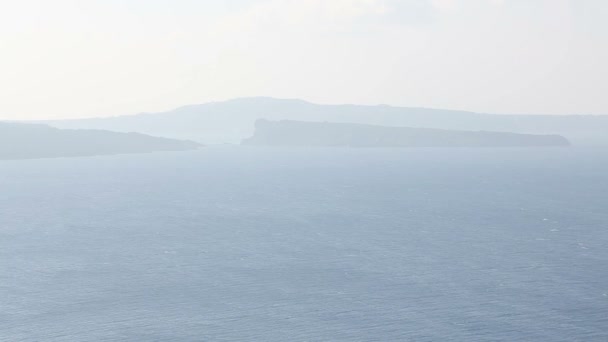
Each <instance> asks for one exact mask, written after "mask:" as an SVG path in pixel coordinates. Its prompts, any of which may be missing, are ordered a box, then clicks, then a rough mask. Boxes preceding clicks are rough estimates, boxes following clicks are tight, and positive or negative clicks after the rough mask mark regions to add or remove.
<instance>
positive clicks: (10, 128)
mask: <svg viewBox="0 0 608 342" xmlns="http://www.w3.org/2000/svg"><path fill="white" fill-rule="evenodd" d="M200 146H201V145H200V144H198V143H195V142H192V141H185V140H175V139H168V138H159V137H153V136H149V135H145V134H140V133H117V132H110V131H103V130H92V129H86V130H85V129H58V128H53V127H50V126H47V125H42V124H24V123H13V122H0V160H1V159H4V160H6V159H31V158H53V157H81V156H98V155H112V154H125V153H145V152H156V151H185V150H193V149H197V148H199V147H200Z"/></svg>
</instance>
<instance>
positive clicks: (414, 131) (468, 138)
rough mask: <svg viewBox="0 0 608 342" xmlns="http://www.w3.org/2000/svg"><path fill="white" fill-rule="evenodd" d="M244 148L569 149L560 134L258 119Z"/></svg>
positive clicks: (244, 143) (565, 140) (244, 141)
mask: <svg viewBox="0 0 608 342" xmlns="http://www.w3.org/2000/svg"><path fill="white" fill-rule="evenodd" d="M242 144H243V145H258V146H350V147H516V146H529V147H532V146H569V145H570V142H569V141H568V140H567V139H566V138H564V137H563V136H560V135H554V134H552V135H536V134H521V133H509V132H489V131H460V130H445V129H434V128H412V127H389V126H376V125H366V124H353V123H329V122H305V121H291V120H282V121H269V120H264V119H262V120H257V121H256V123H255V132H254V134H253V136H252V137H250V138H248V139H245V140H243V141H242Z"/></svg>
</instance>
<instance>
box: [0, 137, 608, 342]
mask: <svg viewBox="0 0 608 342" xmlns="http://www.w3.org/2000/svg"><path fill="white" fill-rule="evenodd" d="M0 341H3V342H4V341H7V342H18V341H52V342H54V341H57V342H58V341H61V342H64V341H65V342H67V341H70V342H71V341H78V342H81V341H268V342H274V341H277V342H278V341H281V342H283V341H286V342H298V341H467V342H474V341H551V342H553V341H604V342H605V341H608V149H603V148H582V147H572V148H501V149H496V148H477V149H468V148H452V149H449V148H417V149H407V148H406V149H384V148H369V149H365V148H361V149H357V148H262V147H241V146H212V147H207V148H202V149H200V150H197V151H189V152H162V153H151V154H139V155H117V156H100V157H87V158H65V159H62V158H57V159H38V160H18V161H8V160H5V161H0Z"/></svg>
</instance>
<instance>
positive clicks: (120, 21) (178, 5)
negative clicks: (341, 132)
mask: <svg viewBox="0 0 608 342" xmlns="http://www.w3.org/2000/svg"><path fill="white" fill-rule="evenodd" d="M607 17H608V1H605V0H222V1H218V0H53V1H48V0H10V1H9V0H0V119H7V120H29V119H56V118H77V117H97V116H114V115H125V114H135V113H140V112H158V111H165V110H170V109H172V108H175V107H179V106H182V105H187V104H196V103H205V102H209V101H221V100H226V99H231V98H237V97H250V96H271V97H278V98H301V99H305V100H308V101H312V102H317V103H324V104H340V103H353V104H390V105H396V106H412V107H430V108H445V109H460V110H471V111H477V112H484V113H497V114H608V96H606V94H605V93H606V90H607V89H608V84H607V82H608V21H606V20H605V18H607Z"/></svg>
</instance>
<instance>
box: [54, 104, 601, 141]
mask: <svg viewBox="0 0 608 342" xmlns="http://www.w3.org/2000/svg"><path fill="white" fill-rule="evenodd" d="M258 119H268V120H297V121H313V122H314V121H321V122H322V121H329V122H341V123H359V124H372V125H382V126H406V127H421V128H422V127H424V128H438V129H450V130H470V131H481V130H483V131H497V132H515V133H527V134H560V135H563V136H565V137H566V138H568V139H569V140H570V141H571V142H572V143H573V144H575V145H608V134H607V133H608V115H607V116H592V115H565V116H558V115H493V114H480V113H473V112H466V111H454V110H442V109H427V108H409V107H392V106H386V105H379V106H360V105H319V104H314V103H310V102H306V101H302V100H284V99H273V98H243V99H235V100H230V101H225V102H212V103H207V104H201V105H192V106H185V107H181V108H178V109H175V110H172V111H168V112H163V113H145V114H138V115H130V116H119V117H109V118H96V119H83V120H63V121H52V122H47V123H48V124H50V125H52V126H55V127H59V128H95V129H107V130H112V131H119V132H132V131H134V132H140V133H145V134H150V135H155V136H163V137H169V138H176V139H190V140H195V141H199V142H203V143H238V142H240V141H241V140H242V139H244V138H246V137H249V136H251V134H253V129H254V122H255V121H256V120H258Z"/></svg>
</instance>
